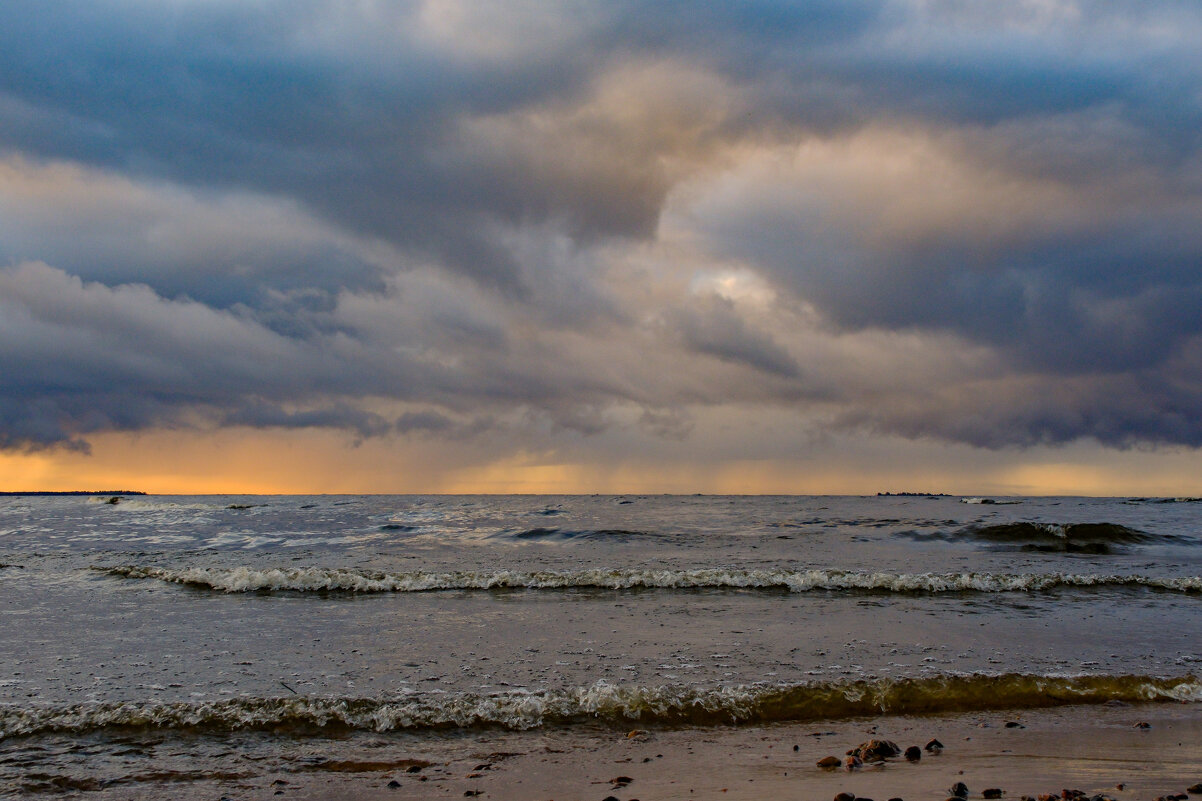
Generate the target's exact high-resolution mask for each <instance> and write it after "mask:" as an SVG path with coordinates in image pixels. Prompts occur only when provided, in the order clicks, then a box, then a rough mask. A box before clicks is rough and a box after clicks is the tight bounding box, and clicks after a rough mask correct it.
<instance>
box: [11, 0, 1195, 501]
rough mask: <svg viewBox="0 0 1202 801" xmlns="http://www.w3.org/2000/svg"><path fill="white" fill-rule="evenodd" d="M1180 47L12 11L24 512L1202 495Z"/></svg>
mask: <svg viewBox="0 0 1202 801" xmlns="http://www.w3.org/2000/svg"><path fill="white" fill-rule="evenodd" d="M1199 42H1202V7H1200V6H1199V5H1198V4H1197V3H1195V2H1188V1H1187V0H1179V1H1174V0H1131V1H1130V2H1125V1H1124V0H1095V1H1094V2H1073V1H1072V0H1009V1H1008V2H997V3H982V2H977V1H976V0H962V1H957V0H876V1H872V0H816V1H814V2H772V1H770V0H745V1H744V2H738V3H733V2H721V3H717V2H715V3H706V2H688V3H684V2H673V1H672V0H654V1H649V2H638V1H636V0H559V1H558V2H545V1H544V0H508V1H507V2H492V1H491V0H412V1H410V2H404V1H398V2H383V0H379V1H378V2H377V1H375V0H353V1H352V0H347V2H324V1H323V0H256V2H246V0H144V1H143V0H80V1H79V2H72V1H71V0H64V1H63V2H56V3H45V2H41V0H8V1H7V2H5V4H4V8H3V10H2V11H0V479H3V483H4V484H6V485H13V484H19V483H27V484H28V483H34V484H38V483H40V484H41V485H42V486H41V487H39V488H67V485H75V484H78V483H79V482H80V481H85V482H89V483H90V482H101V483H104V481H105V479H106V478H110V477H111V478H112V479H113V480H124V481H132V482H136V483H140V484H142V485H143V486H145V487H147V488H152V489H162V490H172V489H174V490H183V491H187V490H194V491H207V490H211V489H223V490H238V489H240V488H244V489H248V490H288V489H294V490H317V489H322V488H332V489H339V490H355V489H362V490H371V491H388V490H394V491H409V490H422V491H425V490H443V489H453V490H470V489H480V490H483V491H493V490H508V489H523V490H534V491H537V490H544V489H545V490H556V491H560V490H572V491H591V490H599V491H608V490H622V491H634V490H639V489H645V490H647V491H661V490H672V491H686V492H687V491H694V490H697V491H720V490H737V491H752V492H754V491H796V492H810V491H814V492H829V491H851V492H863V491H874V490H875V489H922V490H928V489H932V490H934V489H943V488H949V489H952V490H953V491H971V489H972V488H973V487H974V486H980V487H981V488H982V489H983V490H990V491H1006V490H1007V489H1010V490H1013V491H1016V492H1040V491H1048V492H1063V491H1072V490H1079V491H1082V492H1089V491H1107V492H1138V493H1146V492H1156V490H1157V489H1158V488H1163V491H1164V492H1166V493H1170V494H1174V493H1181V492H1186V491H1189V489H1190V487H1191V486H1194V485H1197V489H1196V491H1197V492H1202V482H1198V481H1197V480H1195V479H1194V478H1193V476H1196V475H1200V474H1202V458H1200V457H1199V451H1198V448H1199V446H1202V47H1199ZM914 482H919V483H922V482H939V483H941V484H942V486H921V487H915V486H914ZM974 482H975V484H974ZM1124 482H1125V483H1124ZM1190 482H1193V484H1191V483H1190Z"/></svg>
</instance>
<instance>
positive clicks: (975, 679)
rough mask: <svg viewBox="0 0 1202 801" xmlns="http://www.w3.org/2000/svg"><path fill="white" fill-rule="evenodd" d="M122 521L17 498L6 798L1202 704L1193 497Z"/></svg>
mask: <svg viewBox="0 0 1202 801" xmlns="http://www.w3.org/2000/svg"><path fill="white" fill-rule="evenodd" d="M105 500H107V499H106V498H84V497H11V498H3V499H0V565H3V566H2V567H0V666H2V667H3V670H2V672H0V792H17V791H25V792H36V791H47V792H52V791H53V792H57V791H61V790H64V789H75V790H81V789H82V790H86V789H89V788H88V787H85V786H83V785H85V784H87V782H88V781H95V778H94V777H95V774H97V772H98V771H99V772H100V773H104V771H105V770H108V771H109V773H110V774H111V776H110V779H111V781H114V782H118V783H121V782H124V783H125V785H123V786H126V785H132V786H141V785H146V786H153V785H154V783H155V782H162V781H172V782H178V781H188V780H189V779H188V777H189V776H192V775H193V774H194V773H195V774H196V775H197V776H208V777H212V776H214V775H223V772H229V770H230V768H229V758H228V757H229V754H228V746H227V745H224V743H226V742H227V741H228V740H229V738H230V737H231V736H239V737H257V738H259V741H258V742H259V743H260V746H261V745H262V742H263V741H267V742H270V741H277V742H279V743H283V742H287V743H290V744H291V743H295V742H297V741H298V740H297V738H304V737H312V736H326V735H331V734H334V733H340V735H339V736H342V735H345V734H346V733H348V732H349V733H355V732H371V733H390V734H391V736H404V737H409V738H412V737H418V738H421V737H435V736H437V737H446V736H454V734H455V732H462V731H468V730H474V729H478V728H479V727H507V728H515V729H526V728H535V727H547V726H556V727H563V726H568V727H570V726H578V725H579V726H596V725H628V724H630V723H632V722H637V723H639V725H652V726H654V725H694V726H710V725H715V724H726V723H739V722H765V721H778V720H811V719H822V718H831V717H842V716H848V715H858V714H872V713H876V712H882V711H884V712H890V713H907V714H909V713H923V712H954V711H959V710H966V709H979V708H987V707H999V706H1042V705H1052V704H1062V703H1076V702H1102V701H1107V700H1114V699H1118V700H1126V701H1136V700H1185V701H1197V700H1202V680H1200V679H1199V678H1198V676H1199V673H1200V671H1202V637H1200V636H1199V635H1200V634H1202V503H1198V502H1191V501H1189V500H1186V499H1182V500H1180V501H1178V502H1161V500H1160V499H1083V498H1038V499H1034V498H1016V499H999V500H1005V501H1007V502H1006V503H993V504H982V503H965V502H963V501H962V499H960V498H949V497H931V498H928V497H922V496H919V497H868V498H859V497H733V498H728V497H712V496H706V497H700V496H698V497H677V496H651V497H646V496H621V497H613V496H590V497H531V496H505V497H495V496H478V497H447V496H430V497H420V496H395V497H386V496H348V497H338V496H287V497H260V496H256V497H234V496H220V497H157V496H154V497H152V496H147V497H131V498H125V499H123V500H121V501H120V502H119V503H116V504H108V503H104V502H103V501H105ZM196 737H200V738H201V740H203V738H204V737H215V738H217V739H215V740H212V741H211V742H209V741H204V742H201V741H198V740H195V739H193V740H187V738H196ZM131 738H132V739H131ZM147 738H150V740H152V741H153V743H154V747H153V748H151V749H150V750H151V751H153V752H155V753H157V754H158V755H159V756H158V757H155V758H151V757H145V755H144V754H143V756H139V757H138V758H137V759H134V758H133V757H128V756H123V754H130V753H135V752H136V753H142V752H141V751H139V749H142V750H143V751H144V750H145V748H146V747H147V746H145V743H146V742H147V741H148V740H147ZM173 738H174V739H173ZM180 738H184V739H180ZM206 742H207V744H205V743H206ZM139 743H141V745H139ZM164 743H173V745H172V748H174V749H175V750H174V751H172V752H171V753H173V754H175V755H176V756H179V755H180V754H188V755H189V759H188V767H187V768H186V770H185V769H184V768H182V767H181V768H179V770H174V769H173V770H172V771H167V773H170V774H171V775H172V776H174V777H175V778H171V779H164V778H163V776H164V775H167V774H165V773H164V772H163V770H165V769H163V770H159V769H158V768H155V769H153V770H152V769H149V768H148V767H147V765H151V766H152V767H153V766H155V765H160V766H161V764H165V763H163V760H165V759H166V757H165V756H163V754H164V752H165V748H166V747H165V746H164ZM330 748H333V750H334V751H337V748H334V747H333V746H329V747H327V751H328V750H330ZM81 749H82V752H83V753H86V754H90V755H91V756H89V757H85V758H81V756H80V753H81ZM131 749H132V750H131ZM166 750H169V749H166ZM143 757H145V758H143ZM130 759H134V761H135V762H138V761H139V760H141V762H140V763H139V764H140V765H141V766H140V767H137V768H136V769H135V768H133V767H129V766H128V765H126V767H124V768H123V767H121V766H122V765H125V763H126V762H128V761H129V760H130ZM156 759H157V760H158V761H155V760H156ZM167 761H168V762H169V761H170V760H167ZM122 770H124V771H125V772H124V773H123V772H122ZM239 770H241V771H243V772H246V771H250V772H252V773H253V771H254V770H255V768H254V767H253V765H250V766H248V765H247V764H242V765H241V767H240V768H239ZM139 771H140V772H139ZM181 771H182V774H181ZM176 774H180V775H183V774H187V775H186V776H184V778H179V777H178V776H176ZM31 775H34V776H40V777H42V778H40V779H30V776H31ZM139 776H141V777H142V778H138V777H139ZM89 777H92V778H89ZM131 777H132V778H131ZM156 777H157V778H156ZM81 783H82V784H81ZM91 789H96V788H91Z"/></svg>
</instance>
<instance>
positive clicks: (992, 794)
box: [981, 787, 1005, 798]
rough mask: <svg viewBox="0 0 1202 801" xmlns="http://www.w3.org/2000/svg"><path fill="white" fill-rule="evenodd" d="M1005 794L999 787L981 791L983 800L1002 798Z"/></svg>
mask: <svg viewBox="0 0 1202 801" xmlns="http://www.w3.org/2000/svg"><path fill="white" fill-rule="evenodd" d="M1004 793H1005V791H1004V790H1002V789H1001V788H998V787H988V788H986V789H984V790H982V791H981V797H982V798H1001V797H1002V795H1003V794H1004Z"/></svg>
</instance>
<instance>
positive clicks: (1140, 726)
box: [1135, 720, 1152, 729]
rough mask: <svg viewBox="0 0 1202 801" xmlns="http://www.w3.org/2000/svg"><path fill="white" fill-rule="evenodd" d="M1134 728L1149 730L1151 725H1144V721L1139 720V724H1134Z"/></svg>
mask: <svg viewBox="0 0 1202 801" xmlns="http://www.w3.org/2000/svg"><path fill="white" fill-rule="evenodd" d="M1135 728H1137V729H1150V728H1152V724H1151V723H1146V722H1144V721H1142V720H1141V721H1140V722H1139V723H1136V724H1135Z"/></svg>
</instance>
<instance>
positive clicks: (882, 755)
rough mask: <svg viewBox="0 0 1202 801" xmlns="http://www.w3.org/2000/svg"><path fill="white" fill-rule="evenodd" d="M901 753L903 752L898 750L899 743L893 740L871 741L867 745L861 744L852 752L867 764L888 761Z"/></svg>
mask: <svg viewBox="0 0 1202 801" xmlns="http://www.w3.org/2000/svg"><path fill="white" fill-rule="evenodd" d="M901 752H902V750H901V749H900V748H898V746H897V743H895V742H892V741H891V740H869V741H868V742H866V743H860V744H859V745H857V746H856V747H855V749H853V750H852V753H853V754H855V755H856V756H858V757H859V758H860V759H862V760H864V761H865V762H875V761H877V760H878V759H888V758H890V757H895V756H897V755H898V754H900V753H901Z"/></svg>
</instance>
